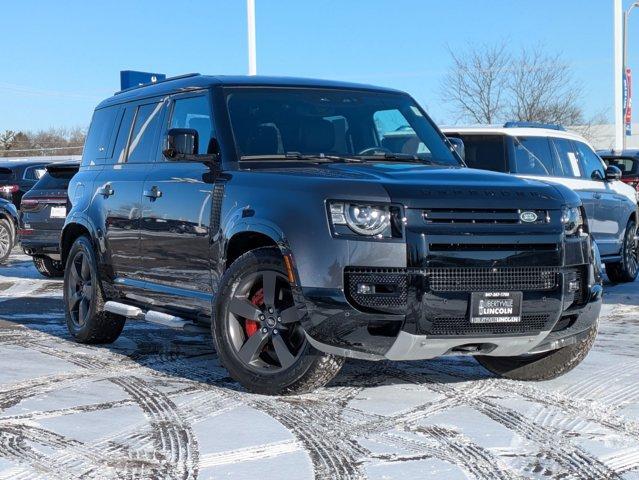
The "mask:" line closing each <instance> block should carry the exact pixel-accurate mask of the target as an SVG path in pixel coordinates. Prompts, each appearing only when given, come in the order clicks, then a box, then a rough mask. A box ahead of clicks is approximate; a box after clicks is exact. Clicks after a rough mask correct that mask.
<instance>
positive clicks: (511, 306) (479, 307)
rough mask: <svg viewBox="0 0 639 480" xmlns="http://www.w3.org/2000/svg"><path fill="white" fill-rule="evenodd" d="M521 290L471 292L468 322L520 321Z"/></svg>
mask: <svg viewBox="0 0 639 480" xmlns="http://www.w3.org/2000/svg"><path fill="white" fill-rule="evenodd" d="M522 297H523V294H522V293H521V292H473V293H471V297H470V323H517V322H521V301H522Z"/></svg>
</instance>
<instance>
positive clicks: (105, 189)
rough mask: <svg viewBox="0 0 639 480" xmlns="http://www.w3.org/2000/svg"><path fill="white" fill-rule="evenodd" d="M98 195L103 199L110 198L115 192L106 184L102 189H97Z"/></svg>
mask: <svg viewBox="0 0 639 480" xmlns="http://www.w3.org/2000/svg"><path fill="white" fill-rule="evenodd" d="M98 194H99V195H102V196H104V197H110V196H111V195H114V194H115V190H113V187H111V185H109V184H108V183H107V184H106V185H104V186H103V187H100V188H98Z"/></svg>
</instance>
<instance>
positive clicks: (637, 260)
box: [606, 220, 639, 283]
mask: <svg viewBox="0 0 639 480" xmlns="http://www.w3.org/2000/svg"><path fill="white" fill-rule="evenodd" d="M638 273H639V245H637V222H636V221H634V220H630V221H628V225H627V226H626V233H625V235H624V241H623V246H622V248H621V261H620V262H615V263H606V275H608V280H610V281H611V282H612V283H626V282H634V281H635V279H636V278H637V274H638Z"/></svg>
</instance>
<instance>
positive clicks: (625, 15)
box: [622, 1, 639, 150]
mask: <svg viewBox="0 0 639 480" xmlns="http://www.w3.org/2000/svg"><path fill="white" fill-rule="evenodd" d="M635 7H639V1H636V2H633V3H632V5H630V7H628V10H626V11H625V12H623V46H622V51H623V67H622V72H623V76H624V77H623V78H625V79H626V80H625V81H626V82H627V83H626V88H625V91H626V92H627V95H626V104H625V105H624V106H623V110H624V112H625V111H626V109H628V108H630V106H631V105H632V104H631V102H632V100H631V98H630V92H631V85H630V78H629V76H628V75H627V74H626V72H627V70H628V19H629V18H630V12H632V10H633V9H634V8H635ZM625 123H626V122H625V119H624V124H625ZM627 136H628V134H627V132H624V136H623V142H622V145H623V149H624V150H625V148H626V141H627V138H626V137H627Z"/></svg>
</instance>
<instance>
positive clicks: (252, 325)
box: [244, 288, 264, 337]
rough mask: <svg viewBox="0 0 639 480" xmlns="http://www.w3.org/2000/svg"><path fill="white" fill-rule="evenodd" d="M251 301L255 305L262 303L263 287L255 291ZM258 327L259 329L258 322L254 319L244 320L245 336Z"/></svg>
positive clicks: (255, 330)
mask: <svg viewBox="0 0 639 480" xmlns="http://www.w3.org/2000/svg"><path fill="white" fill-rule="evenodd" d="M251 303H252V304H253V305H255V306H256V307H261V306H262V305H264V289H263V288H260V289H259V290H258V291H257V292H255V294H254V295H253V297H252V298H251ZM259 329H260V322H257V321H255V320H249V319H246V320H244V330H246V335H247V336H249V337H250V336H252V335H253V334H254V333H255V332H257V331H258V330H259Z"/></svg>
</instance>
